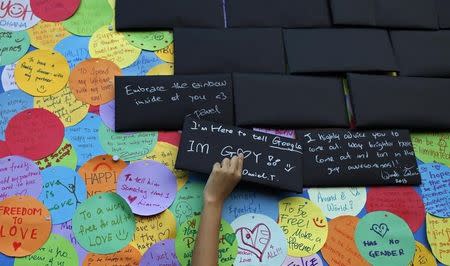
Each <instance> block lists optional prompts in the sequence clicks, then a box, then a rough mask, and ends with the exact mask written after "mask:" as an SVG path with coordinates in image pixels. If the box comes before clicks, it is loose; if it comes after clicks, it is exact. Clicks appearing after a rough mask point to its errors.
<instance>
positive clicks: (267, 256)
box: [231, 213, 287, 265]
mask: <svg viewBox="0 0 450 266" xmlns="http://www.w3.org/2000/svg"><path fill="white" fill-rule="evenodd" d="M231 227H233V230H234V233H235V234H236V239H237V242H238V254H237V256H236V260H235V261H234V265H281V264H282V263H283V261H284V259H285V258H286V255H287V242H286V237H285V235H284V234H283V231H282V230H281V228H280V227H279V226H278V224H277V223H276V222H275V221H274V220H273V219H272V218H270V217H267V216H265V215H261V214H256V213H249V214H245V215H242V216H240V217H238V218H237V219H236V220H234V221H233V222H232V223H231Z"/></svg>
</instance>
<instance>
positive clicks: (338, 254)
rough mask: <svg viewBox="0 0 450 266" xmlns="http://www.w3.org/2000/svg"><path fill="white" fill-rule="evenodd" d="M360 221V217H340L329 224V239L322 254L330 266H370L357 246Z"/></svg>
mask: <svg viewBox="0 0 450 266" xmlns="http://www.w3.org/2000/svg"><path fill="white" fill-rule="evenodd" d="M358 221H359V218H358V217H354V216H339V217H336V218H334V219H333V220H331V221H329V222H328V227H329V232H328V237H327V241H326V242H325V245H324V246H323V248H322V249H321V253H322V255H323V257H324V259H325V260H326V261H327V262H328V263H329V264H330V265H358V266H370V264H369V263H368V262H367V261H366V260H365V259H364V258H363V257H362V256H361V254H359V251H358V248H357V247H356V244H355V239H354V236H355V230H356V225H357V224H358Z"/></svg>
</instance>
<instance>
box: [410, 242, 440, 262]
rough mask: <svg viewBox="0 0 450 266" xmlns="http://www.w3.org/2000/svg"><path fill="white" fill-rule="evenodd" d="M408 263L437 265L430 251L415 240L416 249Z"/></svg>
mask: <svg viewBox="0 0 450 266" xmlns="http://www.w3.org/2000/svg"><path fill="white" fill-rule="evenodd" d="M410 265H412V266H418V265H424V266H437V263H436V259H435V258H434V256H433V254H432V253H431V251H430V250H428V248H426V247H425V246H424V245H423V244H422V243H420V242H419V241H416V251H415V252H414V259H413V261H412V263H411V264H410Z"/></svg>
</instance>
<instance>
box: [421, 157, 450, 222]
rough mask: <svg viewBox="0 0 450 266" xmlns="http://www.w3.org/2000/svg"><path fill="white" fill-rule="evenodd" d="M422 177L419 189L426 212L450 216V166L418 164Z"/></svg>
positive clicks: (439, 215)
mask: <svg viewBox="0 0 450 266" xmlns="http://www.w3.org/2000/svg"><path fill="white" fill-rule="evenodd" d="M419 173H420V176H421V178H422V183H421V184H420V190H421V191H422V198H423V203H424V204H425V208H426V209H427V212H428V213H430V214H433V215H435V216H438V217H450V208H449V206H450V168H449V167H447V166H445V165H442V164H438V163H426V164H422V165H420V166H419Z"/></svg>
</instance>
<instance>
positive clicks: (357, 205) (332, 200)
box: [308, 187, 367, 219]
mask: <svg viewBox="0 0 450 266" xmlns="http://www.w3.org/2000/svg"><path fill="white" fill-rule="evenodd" d="M308 195H309V198H310V200H311V201H312V202H314V203H315V204H317V206H319V207H320V208H321V209H322V211H323V212H324V213H325V215H326V216H327V218H330V219H333V218H336V217H338V216H341V215H354V216H356V215H358V213H359V212H361V210H362V209H363V208H364V205H365V204H366V197H367V193H366V189H365V188H361V187H352V188H310V189H308Z"/></svg>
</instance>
